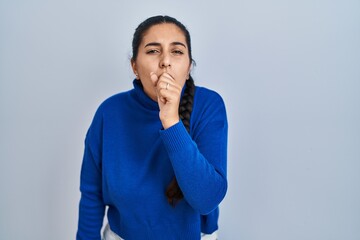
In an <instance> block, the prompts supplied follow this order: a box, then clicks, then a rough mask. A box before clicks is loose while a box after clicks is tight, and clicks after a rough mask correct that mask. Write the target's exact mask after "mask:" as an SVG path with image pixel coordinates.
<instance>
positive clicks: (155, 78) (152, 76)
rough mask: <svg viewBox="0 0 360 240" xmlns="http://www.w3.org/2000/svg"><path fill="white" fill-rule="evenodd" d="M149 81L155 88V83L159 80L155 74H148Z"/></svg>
mask: <svg viewBox="0 0 360 240" xmlns="http://www.w3.org/2000/svg"><path fill="white" fill-rule="evenodd" d="M150 79H151V81H152V82H153V84H154V86H156V84H157V81H158V80H159V78H158V76H157V75H156V73H154V72H151V73H150Z"/></svg>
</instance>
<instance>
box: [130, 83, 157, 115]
mask: <svg viewBox="0 0 360 240" xmlns="http://www.w3.org/2000/svg"><path fill="white" fill-rule="evenodd" d="M133 85H134V90H135V93H136V96H137V97H138V99H139V101H140V103H141V104H142V105H143V106H144V107H146V108H149V109H151V110H158V111H159V105H158V103H157V102H156V101H154V100H152V99H151V98H150V97H149V96H148V95H147V94H146V93H145V91H144V89H143V86H142V84H141V82H140V80H137V79H134V81H133Z"/></svg>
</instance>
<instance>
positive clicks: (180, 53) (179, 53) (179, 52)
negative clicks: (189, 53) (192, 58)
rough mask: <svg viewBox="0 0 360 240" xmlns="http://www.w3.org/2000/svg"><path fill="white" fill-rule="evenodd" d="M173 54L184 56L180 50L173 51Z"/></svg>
mask: <svg viewBox="0 0 360 240" xmlns="http://www.w3.org/2000/svg"><path fill="white" fill-rule="evenodd" d="M173 53H174V54H175V55H183V54H184V52H183V51H181V50H174V51H173Z"/></svg>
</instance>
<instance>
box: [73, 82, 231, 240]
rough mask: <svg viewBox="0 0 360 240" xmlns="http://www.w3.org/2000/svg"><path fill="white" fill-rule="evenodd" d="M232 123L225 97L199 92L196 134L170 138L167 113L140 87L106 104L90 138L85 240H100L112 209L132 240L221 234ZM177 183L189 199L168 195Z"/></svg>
mask: <svg viewBox="0 0 360 240" xmlns="http://www.w3.org/2000/svg"><path fill="white" fill-rule="evenodd" d="M227 128H228V126H227V118H226V111H225V105H224V102H223V100H222V98H221V97H220V95H219V94H217V93H216V92H214V91H212V90H209V89H206V88H203V87H196V88H195V97H194V101H193V111H192V114H191V120H190V133H188V132H187V130H186V128H185V126H184V125H183V123H182V122H181V121H180V122H178V123H177V124H175V125H173V126H172V127H170V128H168V129H166V130H164V129H163V127H162V124H161V121H160V119H159V106H158V104H157V102H155V101H153V100H152V99H151V98H149V97H148V96H147V95H146V94H145V92H144V91H143V89H142V86H141V84H139V82H138V80H134V88H133V89H132V90H130V91H127V92H123V93H119V94H116V95H114V96H112V97H110V98H108V99H107V100H105V101H104V102H103V103H102V104H101V105H100V107H99V108H98V110H97V111H96V114H95V116H94V119H93V121H92V123H91V126H90V128H89V130H88V132H87V134H86V138H85V151H84V157H83V162H82V168H81V177H80V191H81V199H80V205H79V222H78V231H77V239H78V240H91V239H96V240H100V239H101V236H100V231H101V227H102V224H103V218H104V214H105V208H106V206H108V211H107V218H108V222H109V224H110V228H111V230H112V231H113V232H115V233H116V234H118V235H119V236H120V237H122V238H124V239H125V240H138V239H139V240H140V239H141V240H144V239H157V240H161V239H166V240H169V239H182V240H183V239H191V240H192V239H194V240H196V239H200V233H201V232H203V233H212V232H214V231H215V230H217V229H218V224H217V222H218V216H219V208H218V205H219V203H220V202H221V201H222V199H223V198H224V196H225V194H226V191H227V178H226V160H227ZM174 176H176V179H177V181H178V184H179V187H180V188H181V190H182V192H183V195H184V198H183V199H182V200H181V201H179V202H178V203H177V204H176V205H175V207H173V206H172V205H170V204H169V203H168V201H167V198H166V195H165V192H166V188H167V186H168V185H169V183H170V182H171V181H172V179H173V178H174Z"/></svg>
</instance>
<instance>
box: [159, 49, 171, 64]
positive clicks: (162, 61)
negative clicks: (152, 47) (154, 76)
mask: <svg viewBox="0 0 360 240" xmlns="http://www.w3.org/2000/svg"><path fill="white" fill-rule="evenodd" d="M159 64H160V66H159V67H160V68H168V67H171V60H170V56H169V54H166V53H163V54H162V56H161V59H160V62H159Z"/></svg>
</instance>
